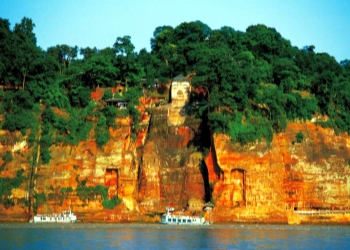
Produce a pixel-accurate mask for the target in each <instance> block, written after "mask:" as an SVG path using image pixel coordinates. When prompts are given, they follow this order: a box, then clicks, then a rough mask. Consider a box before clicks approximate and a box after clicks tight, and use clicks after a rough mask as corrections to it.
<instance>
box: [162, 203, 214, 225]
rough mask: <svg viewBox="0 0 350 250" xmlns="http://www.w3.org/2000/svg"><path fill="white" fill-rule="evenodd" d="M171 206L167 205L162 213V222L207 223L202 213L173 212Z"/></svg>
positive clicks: (173, 223) (174, 223) (180, 223)
mask: <svg viewBox="0 0 350 250" xmlns="http://www.w3.org/2000/svg"><path fill="white" fill-rule="evenodd" d="M174 210H175V209H174V208H173V207H167V208H166V209H165V211H166V212H165V214H163V215H162V220H161V221H160V223H162V224H172V225H208V224H209V221H207V220H206V219H205V218H204V216H203V215H199V216H197V215H195V216H191V215H186V214H185V213H184V212H180V213H175V212H174Z"/></svg>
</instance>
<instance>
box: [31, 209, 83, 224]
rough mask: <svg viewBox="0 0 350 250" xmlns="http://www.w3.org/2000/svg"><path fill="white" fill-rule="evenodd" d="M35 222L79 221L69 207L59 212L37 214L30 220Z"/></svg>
mask: <svg viewBox="0 0 350 250" xmlns="http://www.w3.org/2000/svg"><path fill="white" fill-rule="evenodd" d="M30 222H34V223H72V222H77V216H76V215H75V214H74V213H73V212H72V210H71V209H70V208H69V209H68V210H65V211H63V212H61V213H58V214H37V215H34V218H33V219H32V220H30Z"/></svg>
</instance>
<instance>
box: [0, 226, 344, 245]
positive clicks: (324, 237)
mask: <svg viewBox="0 0 350 250" xmlns="http://www.w3.org/2000/svg"><path fill="white" fill-rule="evenodd" d="M262 248H263V249H350V225H349V226H314V225H299V226H289V225H237V224H235V225H209V226H187V227H186V226H169V225H160V224H89V223H76V224H0V249H5V250H7V249H17V250H19V249H141V250H145V249H262Z"/></svg>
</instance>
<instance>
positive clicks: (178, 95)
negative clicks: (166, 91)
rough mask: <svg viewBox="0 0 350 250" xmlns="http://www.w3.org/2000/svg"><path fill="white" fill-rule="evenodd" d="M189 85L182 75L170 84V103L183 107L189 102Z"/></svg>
mask: <svg viewBox="0 0 350 250" xmlns="http://www.w3.org/2000/svg"><path fill="white" fill-rule="evenodd" d="M189 96H190V83H189V82H188V79H187V78H186V77H185V76H183V75H178V76H177V77H175V78H174V79H173V82H172V84H171V102H172V103H173V105H176V106H183V105H185V103H186V102H188V101H189Z"/></svg>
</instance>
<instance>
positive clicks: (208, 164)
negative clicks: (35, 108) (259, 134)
mask: <svg viewBox="0 0 350 250" xmlns="http://www.w3.org/2000/svg"><path fill="white" fill-rule="evenodd" d="M186 107H187V106H184V107H182V108H181V107H180V108H179V107H174V106H171V105H164V106H161V107H159V108H154V109H153V110H152V114H148V113H146V112H144V115H143V120H142V121H141V123H142V129H140V130H139V132H138V135H137V138H136V140H135V139H132V136H131V122H130V120H128V119H124V120H117V121H116V122H117V123H118V125H119V126H118V129H111V130H110V134H111V139H110V141H109V142H108V143H107V145H105V146H104V148H103V149H99V148H98V147H97V146H96V142H95V141H94V140H93V139H90V140H87V141H84V142H80V143H79V145H77V146H64V145H61V146H55V147H52V148H51V155H52V159H51V161H50V164H48V165H41V166H37V167H35V168H34V169H32V167H31V164H30V160H31V159H32V155H33V153H34V152H32V151H31V149H28V146H27V145H26V142H25V141H24V139H25V138H23V137H22V136H21V135H20V134H13V135H10V134H8V132H6V131H3V132H2V136H3V137H4V138H7V139H6V140H3V143H2V144H1V148H0V150H1V154H2V155H4V154H5V153H6V152H8V151H11V152H12V155H13V160H12V161H11V162H8V163H7V162H1V164H2V165H3V166H4V169H3V170H2V171H1V178H2V180H5V179H6V178H12V180H14V179H13V178H15V177H16V175H18V171H19V170H21V169H23V170H24V172H23V174H22V175H23V176H24V177H26V180H25V181H24V182H22V184H21V185H20V186H19V187H16V188H13V189H12V190H11V193H10V194H4V193H3V198H4V197H5V196H6V197H7V198H8V200H9V201H13V204H8V205H6V206H5V205H0V211H1V213H0V214H1V215H0V219H1V220H12V221H13V220H16V221H25V220H27V219H28V217H30V216H31V215H32V214H33V209H32V210H31V211H29V206H28V200H30V197H31V192H30V190H31V188H30V181H29V180H30V178H29V177H30V176H31V174H34V176H33V178H34V183H33V185H34V186H33V191H34V192H33V195H32V201H31V202H32V204H34V205H33V207H35V208H36V209H37V211H36V212H38V213H54V212H59V211H61V210H63V209H66V208H67V207H69V206H71V207H72V208H73V210H74V212H75V213H76V214H77V215H78V218H79V219H81V220H83V221H106V222H121V221H156V220H158V219H159V216H158V215H159V214H160V213H162V212H163V211H164V208H165V206H167V205H168V204H169V202H172V203H173V204H174V206H175V207H176V208H177V209H182V208H184V207H186V209H188V210H190V211H192V212H193V213H196V212H199V213H201V212H202V207H203V204H204V203H205V202H207V201H209V200H211V201H212V202H214V203H215V207H214V210H213V211H214V221H215V222H261V223H271V222H278V223H287V222H289V223H291V224H292V223H305V222H306V223H309V222H310V223H320V222H327V223H329V222H332V223H333V222H334V223H349V221H350V217H349V215H348V213H345V210H347V209H349V206H350V202H349V195H350V178H349V173H350V167H349V160H350V155H349V154H350V151H349V149H350V148H349V147H350V145H349V140H350V139H349V138H350V137H349V136H348V135H347V134H340V135H336V134H335V133H334V131H333V130H331V129H325V128H322V127H321V126H317V125H316V124H314V123H312V122H303V123H290V124H289V125H288V127H287V129H286V131H285V132H283V133H279V134H276V135H275V136H274V138H273V141H272V143H271V145H266V143H265V142H256V143H251V144H249V145H245V146H241V145H237V144H232V143H231V141H230V138H229V137H228V136H227V135H224V134H214V135H211V134H210V133H209V132H208V131H204V128H203V126H201V121H200V120H197V119H195V118H194V117H192V116H189V115H186V114H187V111H186ZM300 131H301V132H302V134H303V135H304V136H303V139H302V140H301V141H300V142H298V141H297V139H296V135H297V134H298V133H300ZM91 138H93V137H91ZM210 138H211V147H210V150H209V152H208V153H206V154H205V155H203V150H202V149H201V144H202V143H204V141H205V140H206V139H210ZM101 187H103V188H106V189H103V188H102V189H103V190H107V191H108V194H107V196H106V197H105V196H104V195H103V192H102V191H99V190H101ZM113 197H118V199H119V200H120V201H121V203H120V204H119V205H117V206H116V207H114V208H112V209H108V208H105V207H104V206H103V202H104V200H112V199H113ZM301 210H302V211H304V210H306V211H318V214H315V215H313V216H308V215H304V214H298V213H296V212H295V211H301ZM327 211H338V213H336V215H334V214H332V213H331V212H329V213H326V212H327ZM339 211H340V212H339ZM341 211H344V213H342V212H341ZM323 212H324V213H323Z"/></svg>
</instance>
